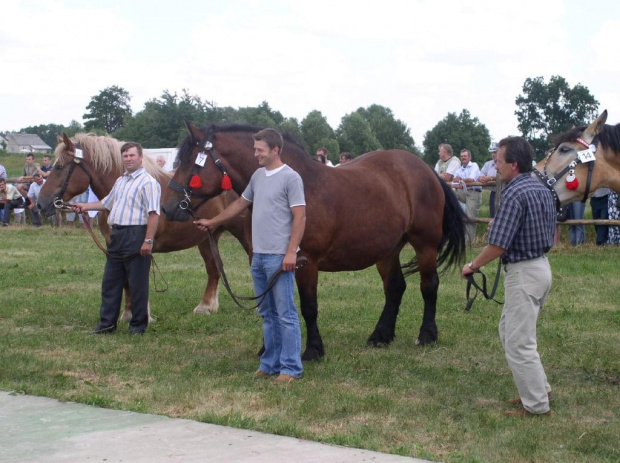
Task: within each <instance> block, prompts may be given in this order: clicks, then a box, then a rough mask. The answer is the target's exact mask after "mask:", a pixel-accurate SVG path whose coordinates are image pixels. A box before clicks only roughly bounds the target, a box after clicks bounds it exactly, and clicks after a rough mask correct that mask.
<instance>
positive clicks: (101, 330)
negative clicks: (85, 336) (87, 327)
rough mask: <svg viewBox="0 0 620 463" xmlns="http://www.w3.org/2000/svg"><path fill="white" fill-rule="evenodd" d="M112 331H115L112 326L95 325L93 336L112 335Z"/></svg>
mask: <svg viewBox="0 0 620 463" xmlns="http://www.w3.org/2000/svg"><path fill="white" fill-rule="evenodd" d="M114 331H116V326H114V325H107V326H106V325H101V324H99V325H97V328H95V331H93V334H112V333H114Z"/></svg>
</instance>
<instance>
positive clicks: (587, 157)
mask: <svg viewBox="0 0 620 463" xmlns="http://www.w3.org/2000/svg"><path fill="white" fill-rule="evenodd" d="M577 159H579V160H580V161H581V162H582V163H584V164H585V163H587V162H594V161H595V160H596V157H595V156H594V153H593V152H592V150H591V149H587V150H583V151H579V152H578V153H577Z"/></svg>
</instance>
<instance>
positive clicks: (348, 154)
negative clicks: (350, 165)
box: [340, 151, 353, 159]
mask: <svg viewBox="0 0 620 463" xmlns="http://www.w3.org/2000/svg"><path fill="white" fill-rule="evenodd" d="M340 157H341V158H344V159H353V155H352V154H351V153H349V152H348V151H343V152H342V153H340Z"/></svg>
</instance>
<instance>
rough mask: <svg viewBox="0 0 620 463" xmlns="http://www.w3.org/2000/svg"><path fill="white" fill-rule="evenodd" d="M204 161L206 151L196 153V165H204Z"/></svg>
mask: <svg viewBox="0 0 620 463" xmlns="http://www.w3.org/2000/svg"><path fill="white" fill-rule="evenodd" d="M205 162H207V153H205V152H204V151H203V152H201V153H198V156H196V165H197V166H200V167H204V166H205Z"/></svg>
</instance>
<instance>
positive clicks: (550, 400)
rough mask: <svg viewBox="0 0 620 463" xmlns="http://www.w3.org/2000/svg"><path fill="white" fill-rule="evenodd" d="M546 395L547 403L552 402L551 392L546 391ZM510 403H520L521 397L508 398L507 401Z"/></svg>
mask: <svg viewBox="0 0 620 463" xmlns="http://www.w3.org/2000/svg"><path fill="white" fill-rule="evenodd" d="M547 397H549V403H551V402H553V394H552V393H551V392H547ZM508 403H509V404H511V405H522V404H523V403H522V402H521V397H516V398H514V399H510V400H509V401H508Z"/></svg>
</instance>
